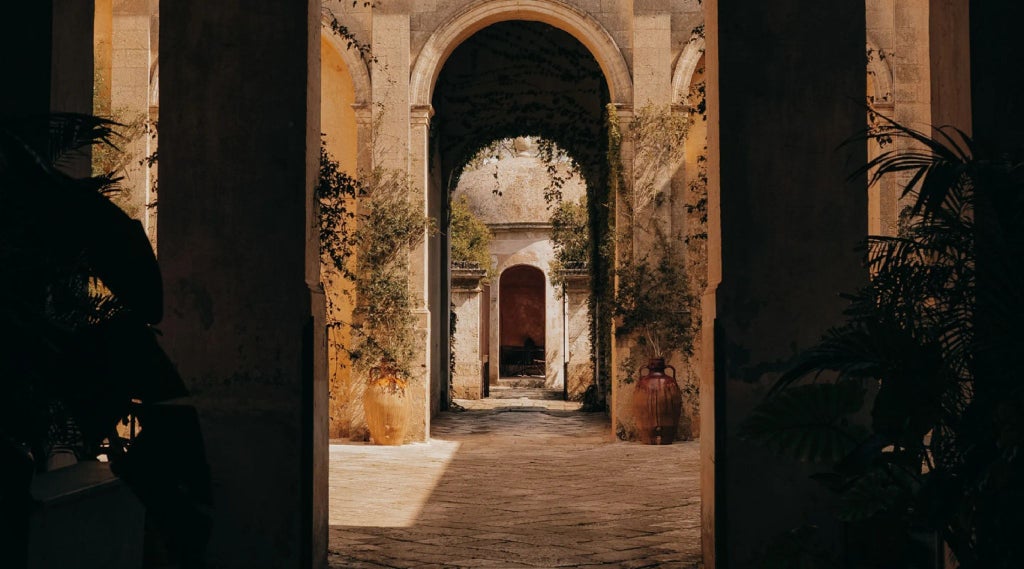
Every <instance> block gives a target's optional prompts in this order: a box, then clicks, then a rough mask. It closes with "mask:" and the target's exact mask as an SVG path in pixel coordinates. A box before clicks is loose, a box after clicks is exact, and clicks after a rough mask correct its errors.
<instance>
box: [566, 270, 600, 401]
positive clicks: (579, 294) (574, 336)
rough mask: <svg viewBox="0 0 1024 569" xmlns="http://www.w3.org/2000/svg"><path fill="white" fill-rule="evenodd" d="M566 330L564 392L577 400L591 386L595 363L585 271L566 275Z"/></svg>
mask: <svg viewBox="0 0 1024 569" xmlns="http://www.w3.org/2000/svg"><path fill="white" fill-rule="evenodd" d="M565 280H566V287H565V289H566V290H565V293H566V304H567V306H566V326H567V327H568V331H567V333H568V338H569V342H568V343H569V365H568V368H569V369H568V370H567V371H568V377H566V379H565V381H566V382H567V387H566V392H567V393H568V395H569V399H573V400H578V399H580V398H581V397H583V392H585V391H586V390H587V388H588V387H590V385H591V384H593V383H594V363H593V362H592V361H590V353H591V348H590V304H589V303H590V275H589V274H588V273H587V271H571V272H566V274H565Z"/></svg>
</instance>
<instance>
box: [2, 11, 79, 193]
mask: <svg viewBox="0 0 1024 569" xmlns="http://www.w3.org/2000/svg"><path fill="white" fill-rule="evenodd" d="M95 10H96V5H95V3H94V2H93V1H91V0H90V1H81V0H53V51H52V59H51V65H50V110H51V111H54V112H61V113H85V114H91V113H92V96H93V93H92V91H93V20H94V17H95V14H94V12H95ZM26 48H27V46H22V47H20V49H26ZM90 150H91V149H84V150H83V152H82V153H81V154H80V155H79V156H76V157H75V158H74V159H73V160H72V161H71V162H70V163H68V164H66V165H65V169H64V171H65V172H66V173H67V174H69V175H71V176H75V177H85V176H88V175H90V174H91V170H92V163H91V155H92V153H91V152H90Z"/></svg>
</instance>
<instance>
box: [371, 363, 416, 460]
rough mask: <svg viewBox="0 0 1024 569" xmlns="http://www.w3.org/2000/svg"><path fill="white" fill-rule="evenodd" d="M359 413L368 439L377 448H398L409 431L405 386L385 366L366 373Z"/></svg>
mask: <svg viewBox="0 0 1024 569" xmlns="http://www.w3.org/2000/svg"><path fill="white" fill-rule="evenodd" d="M363 412H364V414H365V415H366V427H367V428H368V429H369V431H370V438H371V439H373V443H374V444H378V445H400V444H402V442H403V441H404V440H405V432H406V431H407V430H408V429H409V396H408V393H407V392H406V382H405V380H404V379H402V378H401V377H400V376H399V374H398V372H397V371H396V370H395V369H394V368H393V367H391V366H389V365H387V364H382V365H381V366H380V367H375V368H373V369H372V370H370V381H369V382H368V383H367V384H366V392H365V393H363Z"/></svg>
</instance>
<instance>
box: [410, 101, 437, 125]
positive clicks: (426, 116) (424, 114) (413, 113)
mask: <svg viewBox="0 0 1024 569" xmlns="http://www.w3.org/2000/svg"><path fill="white" fill-rule="evenodd" d="M433 116H434V106H433V105H413V106H411V107H409V118H410V119H411V122H412V124H414V125H423V126H429V125H430V118H431V117H433Z"/></svg>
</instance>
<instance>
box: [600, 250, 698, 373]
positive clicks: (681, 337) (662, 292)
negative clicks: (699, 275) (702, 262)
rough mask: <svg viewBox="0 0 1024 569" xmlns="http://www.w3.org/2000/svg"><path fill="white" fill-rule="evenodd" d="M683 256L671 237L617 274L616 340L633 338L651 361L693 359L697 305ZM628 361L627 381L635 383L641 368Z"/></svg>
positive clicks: (622, 267) (625, 264) (634, 360)
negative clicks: (692, 314) (635, 374)
mask: <svg viewBox="0 0 1024 569" xmlns="http://www.w3.org/2000/svg"><path fill="white" fill-rule="evenodd" d="M680 256H681V253H680V252H679V251H678V250H677V248H676V246H675V245H674V244H673V243H672V242H671V241H669V240H668V238H667V237H665V236H659V237H658V241H657V242H656V244H655V245H654V246H653V247H652V248H651V249H650V250H648V251H647V252H645V253H643V254H637V255H636V257H635V258H634V259H632V260H631V261H630V262H626V263H622V264H621V265H620V266H619V270H618V271H617V272H616V275H617V276H618V289H617V290H616V293H615V307H614V315H615V316H616V317H617V318H618V324H619V325H618V327H617V328H616V334H619V335H625V336H628V337H630V338H631V339H632V340H633V341H634V342H635V343H636V346H638V347H639V348H640V349H641V350H642V351H644V352H646V354H647V355H648V356H649V357H654V358H668V357H671V356H672V355H673V354H675V353H681V354H682V355H684V356H689V355H690V353H691V350H692V348H693V336H694V330H693V326H692V325H691V322H690V312H691V309H692V307H693V306H694V303H695V299H694V298H693V296H692V295H691V294H690V292H689V284H688V276H687V274H686V269H685V267H684V265H683V262H682V260H681V259H680ZM626 359H627V360H629V361H628V363H627V364H626V365H628V366H629V367H628V368H626V369H624V370H623V371H624V372H625V373H624V377H627V378H631V377H632V374H633V372H634V371H636V369H638V367H637V364H638V363H639V362H638V361H636V359H635V358H626ZM628 381H629V379H627V382H628Z"/></svg>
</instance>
